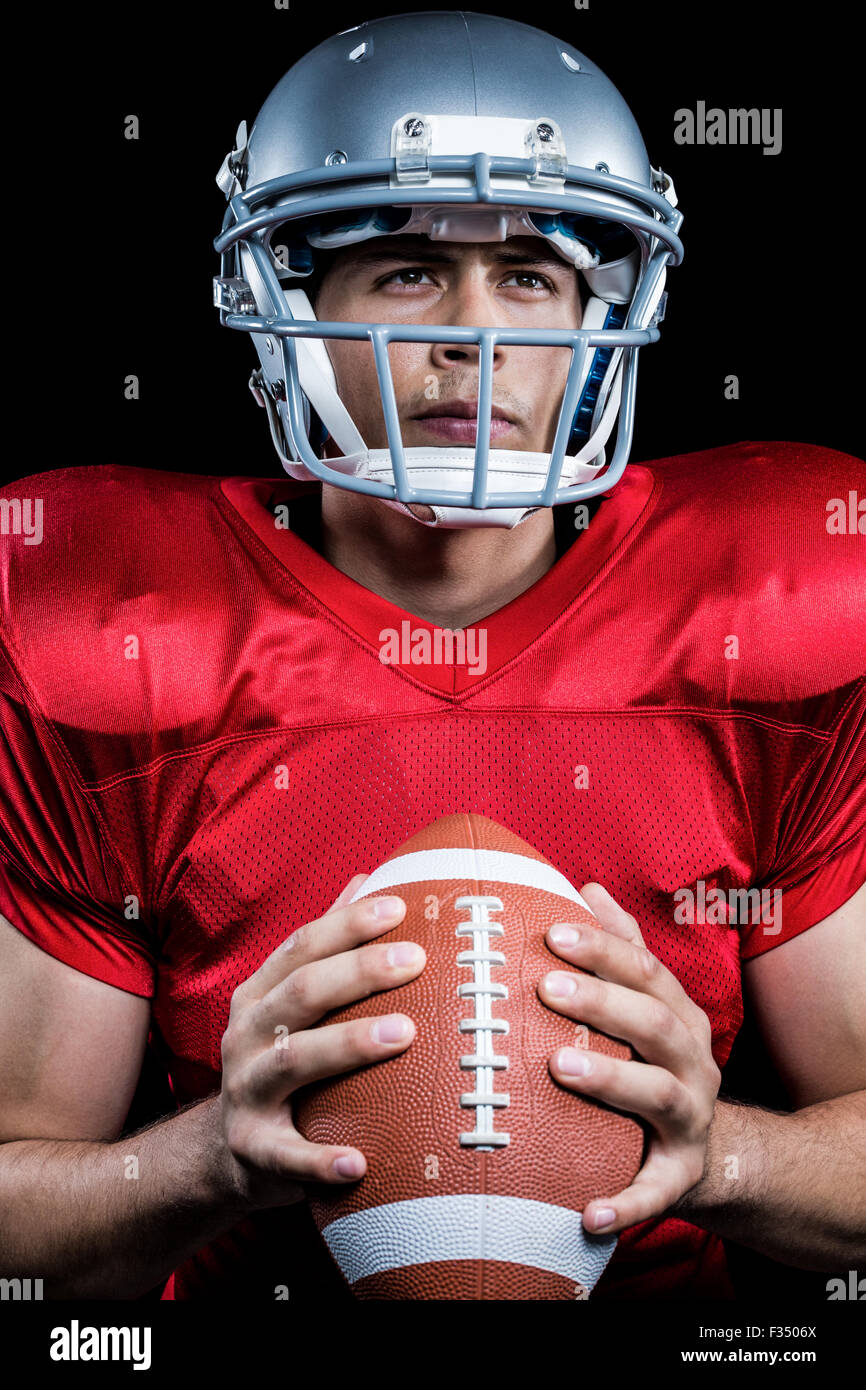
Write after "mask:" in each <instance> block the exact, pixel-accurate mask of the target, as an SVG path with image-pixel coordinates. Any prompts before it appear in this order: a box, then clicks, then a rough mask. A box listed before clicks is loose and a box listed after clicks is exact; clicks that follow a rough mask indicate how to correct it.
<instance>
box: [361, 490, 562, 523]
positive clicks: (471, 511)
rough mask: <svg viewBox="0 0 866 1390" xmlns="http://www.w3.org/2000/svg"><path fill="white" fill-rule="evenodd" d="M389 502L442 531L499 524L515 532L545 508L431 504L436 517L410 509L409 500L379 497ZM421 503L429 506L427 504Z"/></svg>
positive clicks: (396, 508)
mask: <svg viewBox="0 0 866 1390" xmlns="http://www.w3.org/2000/svg"><path fill="white" fill-rule="evenodd" d="M379 500H380V501H382V502H384V503H385V506H386V507H393V508H394V511H396V512H404V513H405V514H406V516H411V518H412V520H413V521H417V522H420V524H421V525H422V526H433V527H438V529H439V530H440V531H460V530H469V528H470V527H471V528H472V530H473V531H477V530H479V529H481V528H482V527H489V526H493V527H498V528H499V529H500V530H503V529H504V530H506V531H511V530H513V529H514V527H515V526H519V525H520V523H521V521H525V520H526V518H527V517H528V516H532V515H533V514H534V513H535V512H538V511H540V510H541V508H540V507H486V508H485V509H484V510H483V511H481V510H479V509H478V508H477V507H434V506H432V505H430V506H428V507H427V510H428V511H432V513H433V516H432V518H430V517H423V516H416V515H415V513H414V512H413V511H410V509H409V507H408V505H407V504H406V503H405V502H398V501H396V500H395V499H393V498H390V497H382V498H380V499H379ZM420 505H425V506H426V505H427V504H426V503H423V504H420Z"/></svg>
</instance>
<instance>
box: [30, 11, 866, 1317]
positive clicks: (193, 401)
mask: <svg viewBox="0 0 866 1390" xmlns="http://www.w3.org/2000/svg"><path fill="white" fill-rule="evenodd" d="M408 8H410V7H409V6H406V5H398V6H394V7H387V6H386V7H382V6H377V5H372V4H365V5H363V6H361V5H351V6H348V5H327V6H325V5H321V4H309V3H303V2H302V0H292V4H291V8H290V9H289V10H288V11H282V10H279V11H278V10H275V9H274V8H273V5H272V4H271V3H267V2H266V0H257V2H256V3H244V4H227V3H224V2H223V0H218V2H216V3H208V4H207V5H203V6H202V5H177V4H175V5H168V4H165V3H162V0H160V3H157V4H150V5H148V7H147V8H146V10H145V9H143V8H142V9H138V10H130V11H123V10H121V9H120V8H114V9H111V10H109V9H106V10H97V9H91V10H88V11H85V12H81V13H78V14H75V15H71V16H70V15H67V14H65V15H64V16H63V17H62V19H61V18H60V17H59V13H58V15H57V16H55V18H56V19H57V22H56V23H55V22H54V19H52V18H51V17H50V15H46V16H45V27H46V33H45V34H44V35H43V44H45V45H47V46H48V48H47V51H48V52H49V54H50V56H51V60H52V66H54V65H55V64H54V60H55V59H56V69H57V74H56V82H55V84H54V87H53V93H54V100H53V102H52V103H50V104H49V106H48V109H47V110H44V111H43V112H42V119H43V122H44V125H43V126H42V127H40V129H41V134H40V135H39V137H38V138H37V141H36V144H37V146H38V148H37V149H36V151H35V157H34V158H33V159H30V158H29V157H28V158H26V159H24V160H20V159H19V156H18V155H17V146H16V145H15V144H14V143H13V142H12V141H11V137H10V145H9V146H8V147H7V159H8V161H9V164H7V173H8V172H10V168H9V166H10V165H13V166H14V169H13V171H12V172H14V174H15V177H16V180H17V182H16V183H15V185H14V186H15V187H16V188H17V189H18V190H19V192H18V193H17V194H16V195H15V197H14V199H10V200H9V202H8V203H7V213H8V211H9V210H10V209H11V210H12V211H14V212H15V213H16V217H17V222H18V226H19V228H20V229H21V230H20V232H19V234H20V235H22V236H23V238H24V240H25V242H27V243H30V244H32V245H33V246H34V247H36V248H38V255H39V257H40V266H39V267H38V270H39V271H40V272H41V277H40V278H39V279H31V278H29V276H28V278H27V280H26V281H25V282H24V283H23V284H22V283H20V282H17V276H16V275H15V273H14V265H15V264H16V263H17V262H16V261H15V260H14V259H13V262H12V264H13V271H12V272H11V274H10V278H9V279H7V293H8V294H9V296H10V297H11V303H12V304H13V305H14V303H15V301H16V299H17V296H18V295H19V294H21V296H22V299H23V303H24V305H25V307H27V309H28V311H29V313H30V320H31V322H32V321H34V320H35V321H36V322H37V324H41V328H40V329H39V330H38V332H37V336H36V339H35V341H34V343H33V345H32V346H31V348H30V349H29V353H28V362H27V366H26V368H24V369H23V370H21V369H19V370H18V371H17V372H16V374H15V376H16V379H17V380H18V381H19V382H20V384H21V386H22V397H21V398H20V399H23V388H24V386H25V380H24V379H26V384H28V385H29V387H32V389H33V391H34V393H35V397H36V399H37V402H38V404H37V413H36V414H35V415H33V414H32V413H31V414H29V415H25V416H24V418H23V419H22V421H21V423H22V424H23V426H24V431H23V434H22V436H21V438H22V443H21V444H20V446H16V447H13V448H11V449H10V450H8V451H7V456H6V462H5V467H4V471H5V474H6V476H7V477H8V478H9V479H16V478H21V477H26V476H29V475H31V474H34V473H39V472H42V471H45V470H47V469H51V468H55V467H61V466H70V465H79V464H107V463H111V464H121V465H125V466H141V467H148V468H156V469H166V470H170V471H176V472H194V473H195V472H200V473H212V474H230V473H234V474H252V475H268V476H273V475H275V473H276V472H277V471H278V468H279V465H278V463H277V460H276V457H275V455H274V454H273V451H272V447H271V444H270V439H269V436H268V432H267V427H266V423H265V419H264V415H263V413H262V412H260V411H259V410H258V409H257V408H256V407H255V405H254V403H253V400H252V397H251V396H250V394H249V392H248V391H247V388H246V380H247V377H248V375H249V371H250V369H251V367H252V366H253V365H254V353H253V350H252V347H251V345H250V344H249V343H247V342H246V341H245V335H241V334H233V333H229V332H226V331H225V330H223V329H221V328H220V326H219V322H218V317H217V313H216V310H215V309H214V308H213V307H212V304H211V277H212V276H213V275H214V274H216V273H218V268H219V267H218V259H217V257H216V255H215V253H214V252H213V247H212V241H213V238H214V237H215V236H216V235H217V233H218V232H219V228H220V223H221V219H222V215H223V210H224V207H225V200H224V197H223V195H222V194H221V193H220V191H219V189H218V188H217V186H216V184H215V182H214V178H215V175H216V172H217V169H218V167H219V165H220V163H221V162H222V159H223V156H224V155H225V153H226V152H227V150H229V149H230V147H231V144H232V141H233V137H234V133H235V130H236V127H237V125H238V123H239V121H240V120H241V119H242V118H245V119H246V120H247V122H248V124H249V125H251V124H252V121H253V119H254V117H255V114H256V112H257V110H258V108H259V106H260V105H261V103H262V101H263V100H264V98H265V96H266V95H267V93H268V92H269V91H270V89H271V87H272V86H273V85H274V83H275V82H276V81H277V80H278V79H279V77H280V76H281V75H282V74H283V72H284V71H285V70H286V69H287V68H288V67H289V66H291V64H292V63H293V62H294V61H295V60H296V59H297V58H298V57H299V56H300V55H301V54H302V53H303V52H305V51H306V50H307V48H309V47H310V46H312V45H313V44H314V43H316V42H318V41H320V40H321V39H323V38H326V37H328V36H329V35H330V34H333V33H336V32H338V31H339V30H342V29H345V28H349V27H351V26H353V25H356V24H358V23H359V22H360V21H361V20H363V19H364V18H373V17H375V16H378V15H383V14H390V13H402V12H405V11H406V10H407V9H408ZM474 8H476V9H479V10H483V11H489V12H490V13H496V14H502V15H508V16H510V17H512V18H515V19H519V20H522V21H523V22H529V23H533V24H535V25H537V26H538V27H540V28H544V29H548V30H549V31H550V32H552V33H554V34H556V35H557V36H558V37H560V38H562V39H565V40H567V41H569V42H570V43H572V44H574V45H575V46H576V47H577V48H578V49H580V50H582V51H583V52H585V53H586V54H587V56H588V57H590V58H591V59H592V61H593V62H595V63H597V64H598V65H599V66H600V67H601V68H602V69H603V71H605V72H606V73H607V75H608V76H609V77H610V78H611V80H612V81H613V82H614V83H615V84H616V85H617V87H618V88H619V89H620V91H621V92H622V94H623V95H624V97H625V98H626V100H627V101H628V103H629V104H630V106H631V108H632V110H633V111H634V114H635V116H636V118H637V120H638V122H639V124H640V126H641V129H642V131H643V134H644V139H645V142H646V145H647V149H648V152H649V155H650V159H651V160H652V162H653V163H654V164H655V165H656V166H659V165H661V166H662V167H663V168H664V169H665V170H666V171H667V172H669V173H670V174H671V175H672V176H673V178H674V181H675V184H676V188H677V194H678V198H679V206H680V209H681V210H682V211H683V213H684V219H685V220H684V223H683V228H682V237H683V240H684V243H685V248H686V256H685V260H684V263H683V265H682V266H681V267H679V268H675V269H673V270H671V271H670V272H669V275H668V285H667V288H668V291H669V302H668V313H667V318H666V321H665V323H664V324H663V327H662V337H661V341H660V343H659V344H657V345H655V346H652V347H650V348H647V349H644V351H643V352H642V353H641V356H640V372H639V381H638V401H637V419H636V430H635V442H634V447H633V450H632V458H634V459H635V460H641V459H650V458H654V457H660V456H665V455H671V454H677V453H681V452H687V451H689V450H693V449H703V448H709V447H712V446H714V445H718V444H723V443H726V442H735V441H738V440H743V439H752V440H761V439H784V440H795V441H800V442H803V443H814V444H823V445H828V446H830V447H832V448H836V449H840V450H843V451H845V452H848V453H854V454H858V453H860V452H861V451H862V440H863V430H862V428H861V426H860V399H861V375H862V373H861V371H860V369H859V361H860V359H861V357H862V353H861V352H859V351H858V350H857V349H856V348H855V343H854V338H855V331H854V325H855V324H856V322H857V321H858V319H859V318H861V317H862V309H863V294H862V269H861V266H862V251H861V249H860V237H861V231H860V221H859V216H858V213H857V211H856V209H857V208H858V207H859V205H860V202H861V197H860V190H859V187H858V183H857V181H858V180H859V179H860V178H861V177H862V158H861V145H860V130H861V128H862V85H861V83H862V78H861V77H860V76H859V75H858V74H857V72H856V71H855V63H856V60H857V58H858V55H859V52H860V45H859V39H858V40H857V42H855V25H856V24H857V19H856V17H855V14H856V12H852V11H849V10H848V9H847V7H846V6H845V5H844V4H843V3H841V0H825V3H822V4H821V5H820V6H814V5H812V6H808V7H805V6H804V7H803V8H802V9H798V8H797V7H796V6H793V5H791V4H783V3H780V2H779V0H756V3H752V4H750V5H735V4H731V5H721V6H720V5H712V6H711V5H705V4H695V3H694V2H693V0H692V3H688V2H687V0H667V2H666V3H652V4H650V3H637V2H636V0H620V2H619V3H615V2H614V0H590V8H589V9H588V10H586V11H582V10H577V9H575V8H574V7H573V5H569V4H565V3H562V4H536V5H533V6H532V7H528V8H527V7H519V8H518V7H517V6H515V5H514V4H513V3H511V4H508V3H507V0H503V3H500V4H497V5H494V6H490V7H488V6H484V5H477V6H475V7H474ZM61 24H62V29H61ZM45 51H46V49H45V48H43V52H45ZM13 56H14V55H13ZM411 56H412V55H411V54H410V55H407V59H408V60H409V61H411ZM419 56H421V57H423V55H419ZM8 61H9V62H12V58H10V59H9V60H8ZM699 100H703V101H704V102H706V104H707V105H708V106H720V107H723V108H725V109H727V108H729V107H758V108H764V107H768V108H777V107H781V108H782V110H783V126H782V132H783V146H782V152H781V153H780V154H778V155H775V156H770V155H764V154H763V152H762V150H761V148H760V146H733V147H725V146H693V147H688V146H680V145H677V144H676V143H675V142H674V124H675V123H674V113H675V111H676V110H677V109H678V108H680V107H689V108H692V109H694V107H695V106H696V103H697V102H698V101H699ZM129 114H135V115H137V116H138V117H139V119H140V122H141V138H140V139H139V140H138V141H137V142H132V141H127V140H126V139H124V132H123V122H124V118H125V117H126V116H127V115H129ZM8 187H9V184H7V189H8ZM43 210H44V211H43ZM19 244H20V243H19ZM19 302H20V301H19ZM9 307H10V301H9V300H8V299H7V310H8V309H9ZM11 321H12V324H13V327H14V323H15V321H16V318H15V317H12V319H11ZM9 324H10V315H9V314H7V326H8V325H9ZM18 342H19V340H18V337H17V331H16V332H15V334H14V336H13V337H12V342H11V344H10V346H11V347H12V348H13V350H14V351H16V352H17V350H18ZM127 373H135V374H136V375H138V376H139V378H140V381H141V399H140V401H138V402H127V401H125V400H124V397H123V385H124V378H125V376H126V375H127ZM729 374H736V375H737V377H738V378H739V384H740V399H739V400H737V401H728V400H726V399H725V397H724V379H725V377H726V376H727V375H729ZM130 523H131V524H134V518H130ZM723 1089H724V1090H727V1091H728V1092H729V1093H730V1094H735V1095H738V1096H741V1097H743V1098H746V1099H753V1100H757V1101H760V1102H761V1103H764V1104H769V1105H771V1106H773V1107H774V1108H780V1109H782V1108H785V1106H786V1100H785V1097H784V1095H783V1093H782V1092H781V1091H780V1090H779V1089H778V1086H777V1084H776V1082H775V1081H774V1078H773V1076H772V1073H771V1072H770V1070H769V1068H768V1067H767V1065H766V1062H765V1060H764V1058H763V1054H762V1050H761V1048H760V1044H759V1042H758V1039H757V1038H756V1037H755V1036H754V1035H753V1033H752V1030H751V1029H750V1028H749V1026H748V1024H747V1026H746V1028H745V1029H744V1031H743V1033H742V1034H741V1037H740V1039H738V1042H737V1044H736V1046H735V1049H734V1054H733V1056H732V1059H731V1062H730V1064H729V1066H728V1068H727V1069H726V1072H725V1083H724V1088H723ZM171 1108H172V1106H171V1099H170V1096H169V1095H168V1093H167V1092H166V1091H164V1090H163V1089H162V1086H161V1084H160V1078H159V1077H158V1076H157V1075H155V1074H151V1070H150V1064H149V1065H148V1066H147V1067H146V1068H145V1072H144V1074H143V1077H142V1083H141V1085H140V1087H139V1092H138V1095H137V1096H136V1100H135V1103H134V1105H133V1109H132V1112H131V1114H130V1117H129V1121H128V1124H127V1129H128V1130H131V1129H133V1128H135V1127H137V1126H138V1125H139V1124H141V1123H144V1122H145V1121H146V1120H148V1119H150V1118H155V1117H156V1116H157V1115H159V1114H163V1113H166V1112H167V1111H168V1110H170V1109H171ZM731 1259H732V1269H733V1273H734V1275H735V1278H736V1280H737V1284H738V1290H739V1292H740V1293H741V1294H742V1295H743V1296H744V1297H747V1298H749V1299H756V1300H760V1299H762V1298H770V1297H772V1298H773V1299H776V1300H777V1299H779V1298H780V1297H781V1298H785V1297H787V1296H791V1297H807V1298H809V1299H814V1300H815V1301H816V1303H817V1302H820V1301H823V1300H825V1299H826V1294H825V1292H824V1286H825V1283H826V1279H827V1277H828V1276H827V1275H826V1274H820V1275H815V1274H807V1273H803V1272H802V1271H798V1270H793V1269H788V1268H784V1267H781V1266H778V1265H775V1264H773V1263H772V1262H770V1261H766V1260H764V1259H763V1258H762V1257H759V1256H757V1255H754V1254H753V1253H751V1252H747V1251H741V1250H739V1249H738V1248H732V1250H731Z"/></svg>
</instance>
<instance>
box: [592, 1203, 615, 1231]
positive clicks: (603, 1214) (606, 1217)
mask: <svg viewBox="0 0 866 1390" xmlns="http://www.w3.org/2000/svg"><path fill="white" fill-rule="evenodd" d="M615 1220H616V1212H615V1211H614V1209H613V1207H601V1208H600V1209H599V1210H598V1211H597V1212H596V1213H595V1215H594V1216H593V1218H592V1229H593V1230H594V1231H603V1230H604V1228H605V1226H612V1225H613V1223H614V1221H615Z"/></svg>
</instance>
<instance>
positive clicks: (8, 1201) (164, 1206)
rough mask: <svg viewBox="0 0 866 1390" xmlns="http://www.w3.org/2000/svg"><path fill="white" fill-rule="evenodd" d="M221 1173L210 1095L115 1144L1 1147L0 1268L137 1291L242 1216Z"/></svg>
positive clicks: (47, 1284)
mask: <svg viewBox="0 0 866 1390" xmlns="http://www.w3.org/2000/svg"><path fill="white" fill-rule="evenodd" d="M230 1173H231V1168H230V1165H229V1164H227V1163H226V1162H225V1161H224V1159H223V1158H222V1135H221V1131H220V1128H219V1097H218V1096H213V1097H211V1098H209V1099H208V1100H206V1101H204V1102H202V1103H201V1104H200V1105H196V1106H194V1107H192V1108H190V1109H187V1110H183V1111H181V1113H180V1114H178V1115H172V1116H171V1117H170V1118H168V1119H166V1120H163V1121H160V1122H159V1123H158V1124H156V1125H153V1126H152V1127H150V1128H148V1129H145V1130H143V1131H141V1132H140V1133H139V1134H135V1135H129V1136H126V1137H125V1138H122V1139H119V1140H118V1141H117V1142H115V1143H107V1144H106V1143H89V1142H83V1141H78V1140H54V1139H22V1140H13V1141H11V1142H10V1143H7V1144H2V1145H0V1276H2V1277H4V1278H22V1279H26V1278H35V1279H42V1280H43V1292H44V1296H45V1297H46V1298H55V1299H57V1298H61V1299H62V1298H136V1297H138V1296H139V1295H140V1294H143V1293H146V1292H147V1290H148V1289H151V1288H154V1287H155V1286H156V1285H157V1284H158V1283H159V1282H160V1281H161V1280H163V1279H166V1278H167V1277H168V1275H169V1274H170V1273H171V1271H172V1270H173V1269H174V1268H175V1267H176V1265H178V1264H179V1263H180V1262H181V1261H182V1260H184V1259H186V1258H187V1257H188V1256H189V1255H191V1254H192V1253H193V1252H194V1251H196V1250H198V1249H200V1248H201V1246H203V1245H206V1244H207V1242H208V1241H209V1240H212V1239H213V1238H214V1237H215V1236H216V1235H218V1234H220V1233H221V1232H222V1231H225V1230H228V1229H229V1228H230V1227H231V1226H233V1225H235V1224H236V1223H237V1222H238V1221H239V1220H241V1219H242V1218H243V1217H244V1216H245V1215H247V1214H248V1212H249V1210H250V1206H249V1204H248V1203H247V1202H245V1201H244V1200H243V1198H242V1197H240V1196H239V1195H237V1191H236V1189H235V1188H234V1187H233V1185H232V1182H231V1177H230Z"/></svg>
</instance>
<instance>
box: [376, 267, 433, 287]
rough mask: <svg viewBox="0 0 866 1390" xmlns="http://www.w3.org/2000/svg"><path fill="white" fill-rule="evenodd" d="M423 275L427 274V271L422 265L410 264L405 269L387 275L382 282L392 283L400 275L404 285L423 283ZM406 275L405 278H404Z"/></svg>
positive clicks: (384, 283) (385, 283)
mask: <svg viewBox="0 0 866 1390" xmlns="http://www.w3.org/2000/svg"><path fill="white" fill-rule="evenodd" d="M423 275H427V271H426V270H424V269H423V268H422V267H421V266H408V267H407V268H406V269H405V270H395V271H394V272H393V273H392V274H391V275H386V276H385V278H384V280H383V281H382V284H383V285H388V284H391V283H392V282H393V281H395V280H396V279H397V277H398V276H400V277H401V283H402V284H404V285H419V284H420V283H421V280H420V277H421V276H423ZM404 276H405V277H406V278H405V279H403V278H402V277H404Z"/></svg>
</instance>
